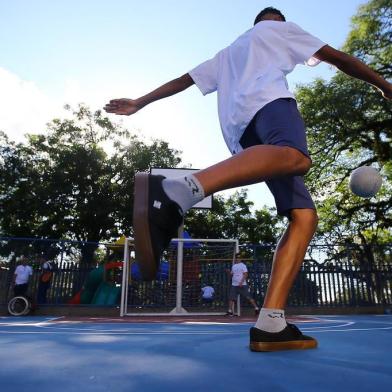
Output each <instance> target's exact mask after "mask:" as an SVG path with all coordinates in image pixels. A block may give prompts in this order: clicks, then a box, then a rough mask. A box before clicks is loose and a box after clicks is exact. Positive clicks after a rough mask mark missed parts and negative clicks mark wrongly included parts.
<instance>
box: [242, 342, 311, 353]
mask: <svg viewBox="0 0 392 392" xmlns="http://www.w3.org/2000/svg"><path fill="white" fill-rule="evenodd" d="M316 347H317V340H293V341H289V342H250V345H249V348H250V350H251V351H257V352H261V351H283V350H308V349H311V348H316Z"/></svg>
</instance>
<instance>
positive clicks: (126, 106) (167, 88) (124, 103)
mask: <svg viewBox="0 0 392 392" xmlns="http://www.w3.org/2000/svg"><path fill="white" fill-rule="evenodd" d="M194 83H195V82H194V81H193V79H192V78H191V77H190V75H189V74H187V73H186V74H185V75H182V76H181V77H179V78H177V79H173V80H171V81H170V82H168V83H165V84H164V85H162V86H160V87H158V88H157V89H155V90H153V91H151V92H150V93H148V94H146V95H144V96H142V97H140V98H137V99H127V98H120V99H112V100H111V101H110V102H109V103H108V104H107V105H106V106H105V107H104V109H105V111H106V112H108V113H115V114H119V115H126V116H129V115H131V114H134V113H136V112H137V111H138V110H140V109H141V108H143V107H144V106H146V105H148V104H150V103H152V102H155V101H158V100H159V99H162V98H166V97H170V96H171V95H174V94H177V93H179V92H181V91H184V90H185V89H187V88H188V87H190V86H192V85H193V84H194Z"/></svg>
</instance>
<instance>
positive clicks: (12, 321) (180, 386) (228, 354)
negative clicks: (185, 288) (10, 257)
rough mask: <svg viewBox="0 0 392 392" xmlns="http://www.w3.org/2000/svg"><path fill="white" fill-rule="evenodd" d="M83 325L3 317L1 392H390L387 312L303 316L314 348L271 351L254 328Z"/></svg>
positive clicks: (391, 336)
mask: <svg viewBox="0 0 392 392" xmlns="http://www.w3.org/2000/svg"><path fill="white" fill-rule="evenodd" d="M88 321H89V322H83V320H66V319H63V318H58V319H51V318H48V317H24V318H10V317H0V343H1V345H0V347H1V349H0V361H1V366H0V386H1V387H0V389H1V391H5V392H8V391H26V390H30V391H37V390H39V391H43V392H45V391H48V392H49V391H78V392H87V391H173V392H177V391H178V392H180V391H181V392H182V391H185V390H192V391H203V392H207V391H226V392H229V391H263V390H265V391H370V390H374V391H376V390H378V391H388V390H392V353H391V351H392V350H391V349H392V343H391V342H392V316H391V315H379V316H317V317H311V318H307V317H304V318H301V319H299V320H297V325H298V326H299V327H300V328H301V329H302V330H303V331H304V333H306V334H309V335H312V336H314V337H316V338H317V339H318V341H319V348H318V349H316V350H306V351H287V352H275V353H252V352H250V351H249V349H248V347H247V346H248V331H249V328H250V327H251V326H252V325H253V322H236V323H221V322H216V321H215V322H209V321H202V322H198V321H188V322H187V321H185V322H182V323H140V322H135V321H132V320H131V322H116V320H106V321H105V320H102V319H95V322H92V320H91V319H90V320H88ZM93 321H94V320H93Z"/></svg>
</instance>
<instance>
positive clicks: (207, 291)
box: [201, 286, 215, 299]
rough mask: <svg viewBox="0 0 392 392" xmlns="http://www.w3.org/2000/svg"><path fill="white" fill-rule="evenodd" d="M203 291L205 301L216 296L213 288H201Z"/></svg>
mask: <svg viewBox="0 0 392 392" xmlns="http://www.w3.org/2000/svg"><path fill="white" fill-rule="evenodd" d="M201 291H202V292H203V295H202V296H203V298H205V299H211V298H212V297H213V296H214V293H215V290H214V288H213V287H211V286H204V287H202V288H201Z"/></svg>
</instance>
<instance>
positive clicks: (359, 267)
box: [0, 238, 392, 308]
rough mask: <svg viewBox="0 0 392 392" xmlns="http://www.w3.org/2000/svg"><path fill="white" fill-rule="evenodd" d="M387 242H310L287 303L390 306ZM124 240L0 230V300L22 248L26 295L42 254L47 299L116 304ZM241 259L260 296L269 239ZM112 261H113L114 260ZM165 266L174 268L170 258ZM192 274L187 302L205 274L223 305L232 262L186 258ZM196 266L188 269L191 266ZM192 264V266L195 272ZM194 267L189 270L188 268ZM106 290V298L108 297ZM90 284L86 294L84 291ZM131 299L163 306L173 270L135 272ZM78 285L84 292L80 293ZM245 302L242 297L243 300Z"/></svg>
mask: <svg viewBox="0 0 392 392" xmlns="http://www.w3.org/2000/svg"><path fill="white" fill-rule="evenodd" d="M391 249H392V246H391V245H388V246H387V245H383V246H379V245H378V246H375V245H372V246H367V247H364V246H359V245H352V244H351V245H349V244H340V245H339V244H337V245H332V246H326V245H316V244H313V245H311V246H310V247H309V251H308V253H307V255H306V259H305V261H304V263H303V265H302V268H301V270H300V272H299V274H298V277H297V279H296V281H295V283H294V286H293V288H292V290H291V293H290V296H289V301H288V306H293V307H296V306H297V307H321V308H323V307H337V308H338V307H352V306H364V307H365V306H374V305H381V306H387V307H390V306H392V257H391ZM122 251H123V250H122V246H117V247H116V246H115V245H113V244H98V243H86V242H77V241H57V240H41V239H28V238H0V304H5V303H7V301H8V300H9V299H10V298H11V297H12V295H13V288H12V281H13V275H14V271H15V268H16V266H17V264H18V259H19V258H20V256H22V255H24V256H26V257H27V258H28V259H29V260H30V265H32V267H33V275H32V277H31V279H30V283H29V295H30V296H31V297H32V298H33V299H34V298H36V296H37V292H38V290H39V285H40V282H39V280H40V275H41V268H40V263H39V262H38V260H39V258H40V257H41V256H44V257H45V258H46V259H50V260H52V261H53V263H54V264H55V265H56V268H55V272H54V274H53V278H52V281H51V283H50V287H49V289H48V291H47V295H46V303H47V304H52V305H67V304H68V305H71V304H73V305H75V304H78V303H83V304H86V305H88V304H89V303H94V304H95V305H106V306H108V305H110V306H114V305H117V304H119V302H120V298H119V292H120V284H121V273H122V271H121V263H115V262H116V261H121V260H122ZM243 251H244V252H245V253H246V257H245V258H244V260H243V261H244V262H245V264H246V265H247V267H248V270H249V286H250V289H251V293H252V295H253V296H254V297H255V298H256V299H257V300H258V302H260V303H261V302H262V300H263V298H264V296H265V293H266V288H267V284H268V280H269V276H270V271H271V266H272V255H273V251H274V247H273V246H269V245H268V246H261V245H254V246H246V247H243ZM113 262H114V264H113ZM168 268H169V269H173V268H174V266H171V265H170V263H169V267H168ZM184 268H185V269H186V268H188V269H189V271H191V272H189V274H190V275H189V276H193V275H194V276H193V278H192V279H188V280H187V282H184V283H183V284H184V285H185V287H184V300H183V305H184V307H197V306H201V296H200V288H201V286H202V285H203V284H205V283H207V282H209V283H210V284H211V282H212V284H213V285H215V286H219V287H220V290H219V293H220V294H219V298H216V299H215V304H214V305H215V306H222V307H225V306H227V292H228V287H229V285H230V279H229V278H228V276H227V274H226V269H228V268H230V262H228V261H225V262H222V263H215V264H214V266H213V267H212V265H211V264H208V263H205V262H198V260H192V262H191V264H189V265H187V266H186V265H185V264H184ZM192 271H193V272H192ZM195 271H196V272H195ZM192 274H193V275H192ZM98 287H99V289H100V290H101V294H102V293H105V298H110V301H109V302H105V300H103V299H102V298H104V297H103V296H102V295H103V294H102V295H101V296H99V295H98V293H97V291H98ZM87 292H89V293H90V295H89V296H88V295H87ZM128 292H129V300H128V305H129V306H130V307H135V308H143V307H149V308H152V307H153V308H154V307H155V308H160V307H171V306H174V305H175V274H173V273H170V271H169V272H168V273H167V275H166V277H165V278H164V279H163V278H162V279H161V280H157V281H154V282H151V283H146V282H141V281H139V280H137V279H134V280H133V281H132V282H131V284H130V286H129V288H128ZM81 293H84V294H85V295H84V297H83V295H82V298H80V295H81ZM244 305H245V304H244Z"/></svg>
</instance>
